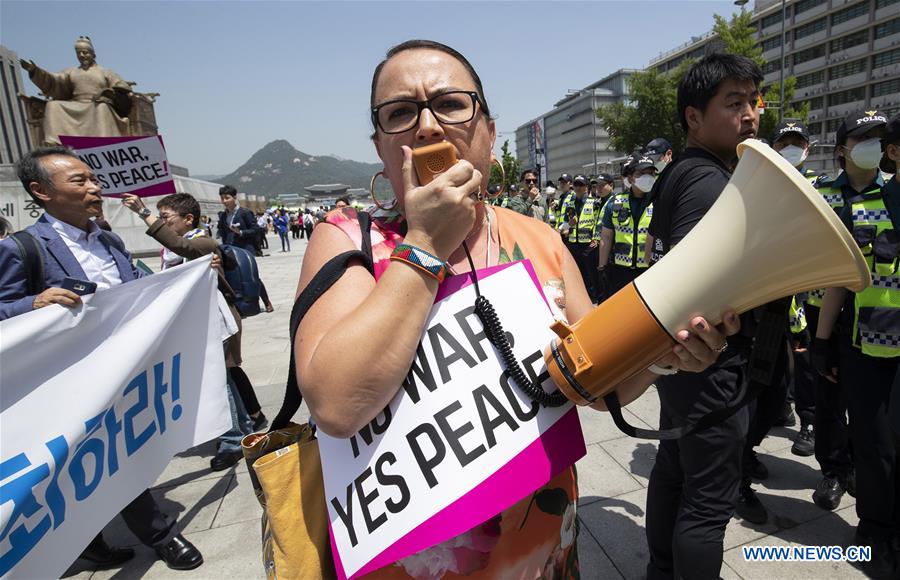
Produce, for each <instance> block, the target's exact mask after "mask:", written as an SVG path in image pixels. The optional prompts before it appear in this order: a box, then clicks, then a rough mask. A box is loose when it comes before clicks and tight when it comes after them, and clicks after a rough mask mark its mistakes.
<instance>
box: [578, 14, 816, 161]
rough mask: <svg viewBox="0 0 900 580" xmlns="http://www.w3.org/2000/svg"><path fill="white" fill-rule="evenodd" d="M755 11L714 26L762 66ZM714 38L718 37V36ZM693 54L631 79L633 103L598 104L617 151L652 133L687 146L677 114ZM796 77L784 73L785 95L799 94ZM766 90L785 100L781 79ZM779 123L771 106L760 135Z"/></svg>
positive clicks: (793, 115)
mask: <svg viewBox="0 0 900 580" xmlns="http://www.w3.org/2000/svg"><path fill="white" fill-rule="evenodd" d="M751 18H752V15H751V13H750V12H747V11H745V10H741V11H740V12H738V13H735V14H733V15H732V17H731V19H730V20H729V19H726V18H724V17H722V16H719V15H715V16H714V20H715V23H714V25H713V32H714V33H715V34H716V36H717V37H718V42H721V43H722V45H723V47H724V52H726V53H728V54H740V55H744V56H746V57H749V58H751V59H753V60H754V61H755V62H756V63H757V64H758V65H759V66H760V67H763V66H765V62H766V61H765V59H764V58H763V53H762V48H761V47H760V45H759V42H758V41H757V39H756V28H755V27H754V26H753V25H752V24H751ZM714 42H715V41H714ZM693 62H694V61H693V60H690V59H686V60H684V61H682V62H681V63H680V65H679V66H678V67H677V68H676V69H674V70H672V71H669V72H667V73H660V72H657V71H656V70H655V69H648V70H644V71H640V72H637V73H634V74H633V75H631V77H630V78H629V79H628V89H629V99H630V101H629V102H628V103H614V104H611V105H606V106H602V107H598V108H597V111H596V114H597V117H598V118H599V119H600V121H601V122H602V123H603V125H604V126H605V127H606V130H607V132H608V133H609V136H610V138H609V148H610V149H612V150H614V151H626V152H631V151H633V150H634V149H641V148H643V147H644V146H645V145H646V144H647V143H648V142H649V141H650V140H651V139H654V138H656V137H665V138H666V139H667V140H668V141H669V142H670V143H671V144H672V147H673V149H674V150H675V152H676V153H677V152H678V151H681V150H682V149H683V148H684V141H685V135H684V132H683V131H682V129H681V123H680V122H679V119H678V106H677V92H678V82H679V81H680V80H681V78H682V77H683V76H684V73H685V72H686V71H687V69H688V68H689V67H690V66H691V65H692V64H693ZM796 84H797V79H796V78H795V77H793V76H789V77H787V78H785V79H784V101H785V103H790V102H791V101H792V99H793V98H794V91H795V88H796ZM761 90H762V92H763V94H764V95H767V96H768V100H770V101H773V103H772V104H773V105H778V106H780V105H781V103H778V102H777V101H778V98H779V93H780V91H779V85H778V83H772V84H770V85H768V86H766V85H763V86H762V87H761ZM808 112H809V105H808V103H798V104H797V106H793V105H791V106H789V107H787V108H786V109H785V111H784V117H785V118H789V119H800V120H803V121H805V120H806V117H807V114H808ZM777 124H778V109H777V108H775V107H770V108H768V109H766V111H765V112H764V113H763V114H762V115H761V117H760V129H759V135H760V137H764V138H768V137H769V136H770V135H771V134H772V132H773V131H774V130H775V126H776V125H777Z"/></svg>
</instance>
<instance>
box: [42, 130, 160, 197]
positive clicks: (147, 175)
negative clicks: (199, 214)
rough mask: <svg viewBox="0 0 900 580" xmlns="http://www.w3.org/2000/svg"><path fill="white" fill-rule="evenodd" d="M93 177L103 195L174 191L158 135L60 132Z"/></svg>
mask: <svg viewBox="0 0 900 580" xmlns="http://www.w3.org/2000/svg"><path fill="white" fill-rule="evenodd" d="M59 140H60V141H61V142H62V144H63V145H65V146H66V147H71V148H72V149H74V150H75V153H76V154H77V155H78V157H79V158H80V159H81V160H82V161H84V162H85V163H86V164H87V165H88V167H90V168H91V170H92V171H93V172H94V174H95V175H96V176H97V181H99V182H100V186H101V187H102V188H103V195H121V194H123V193H133V194H134V195H137V196H139V197H151V196H154V195H166V194H169V193H175V178H174V177H172V174H171V172H170V171H169V162H168V161H167V160H166V148H165V146H164V145H163V140H162V136H161V135H151V136H149V137H75V136H69V135H60V136H59Z"/></svg>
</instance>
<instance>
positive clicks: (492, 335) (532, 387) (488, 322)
mask: <svg viewBox="0 0 900 580" xmlns="http://www.w3.org/2000/svg"><path fill="white" fill-rule="evenodd" d="M463 250H465V252H466V258H467V259H468V260H469V268H470V269H471V272H470V275H471V276H472V285H473V286H474V287H475V315H476V316H477V317H478V319H479V320H480V321H481V325H482V326H483V327H484V333H485V335H486V336H487V338H488V341H490V343H491V344H492V345H494V348H496V349H497V352H499V353H500V358H501V360H502V361H503V366H504V368H505V370H506V372H507V373H509V376H510V377H511V378H512V379H513V381H514V382H515V383H516V385H518V387H519V388H520V389H521V390H522V392H523V393H525V395H527V396H528V398H529V399H531V400H532V401H537V402H538V403H539V404H540V405H541V406H543V407H561V406H562V405H564V404H566V403H567V402H568V399H566V397H565V395H563V394H562V393H561V392H560V391H558V390H557V391H555V392H553V393H547V392H546V391H545V390H544V389H543V387H541V385H540V384H534V383H532V382H531V381H530V380H529V379H528V377H527V376H526V375H525V371H523V370H522V367H521V366H520V365H519V361H517V360H516V355H515V354H514V353H513V350H512V345H511V344H509V339H508V338H506V332H504V331H503V325H502V324H501V323H500V317H499V316H497V311H496V310H494V305H493V304H491V302H490V300H488V299H487V298H485V297H484V296H482V294H481V288H479V286H478V274H477V273H476V272H475V263H474V261H473V260H472V255H471V254H470V253H469V246H468V244H466V242H465V241H463Z"/></svg>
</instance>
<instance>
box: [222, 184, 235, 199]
mask: <svg viewBox="0 0 900 580" xmlns="http://www.w3.org/2000/svg"><path fill="white" fill-rule="evenodd" d="M223 195H230V196H231V197H237V190H236V189H235V188H234V186H233V185H223V186H222V187H220V188H219V197H222V196H223Z"/></svg>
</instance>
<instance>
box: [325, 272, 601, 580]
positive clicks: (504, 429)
mask: <svg viewBox="0 0 900 580" xmlns="http://www.w3.org/2000/svg"><path fill="white" fill-rule="evenodd" d="M469 280H470V278H469V276H467V275H464V276H455V277H453V278H448V279H447V280H446V281H445V282H444V284H442V285H441V289H440V291H439V294H438V297H437V301H436V304H435V306H434V308H433V310H432V312H431V315H430V317H429V320H428V322H427V325H426V330H425V333H424V335H423V338H422V341H421V343H420V344H419V348H418V351H417V355H416V360H415V361H414V363H413V367H412V369H411V370H410V374H409V376H408V377H407V379H406V381H404V384H403V388H401V389H400V391H399V392H398V393H397V396H396V397H394V399H393V401H391V403H390V405H388V407H386V408H385V409H384V410H383V411H382V413H381V414H379V415H378V416H377V417H376V418H375V419H374V420H373V421H372V422H371V423H370V424H369V425H367V426H366V427H365V428H363V429H362V430H360V431H359V433H357V434H356V435H354V436H353V437H350V438H349V439H337V438H334V437H330V436H328V435H326V434H325V433H322V432H321V431H320V432H319V434H318V438H319V450H320V455H321V457H322V471H323V476H324V481H325V499H326V503H327V505H328V512H329V517H330V522H331V540H332V547H333V551H334V555H335V567H336V569H337V570H338V573H339V574H340V575H343V576H345V577H357V576H361V575H363V574H365V573H367V572H371V571H373V570H377V569H378V568H381V567H383V566H385V565H388V564H391V563H392V562H396V561H397V560H400V559H401V558H404V557H406V556H408V555H410V554H414V553H417V552H419V551H421V550H423V549H425V548H428V547H430V546H433V545H435V544H438V543H440V542H443V541H445V540H448V539H450V538H453V537H455V536H457V535H459V534H461V533H463V532H465V531H466V530H469V529H471V528H473V527H475V526H477V525H479V524H481V523H482V522H484V521H486V520H488V519H490V518H491V517H493V516H494V515H495V514H497V513H498V512H500V511H502V510H504V509H506V508H508V507H510V506H511V505H513V504H514V503H516V502H518V501H519V500H521V499H523V498H524V497H526V496H527V495H528V494H530V493H532V492H534V491H535V490H536V489H538V488H540V487H541V486H543V485H544V484H546V483H547V482H548V481H549V480H550V479H551V478H552V477H553V476H554V475H556V474H558V473H560V472H561V471H562V470H563V469H565V468H567V467H569V466H570V465H572V464H573V463H574V462H575V461H577V460H578V459H579V458H581V457H582V456H583V455H584V454H585V447H584V438H583V436H582V433H581V425H580V423H579V421H578V413H577V411H576V409H575V408H574V407H573V405H572V404H571V403H567V404H565V405H564V406H562V407H557V408H544V407H540V406H539V405H538V404H537V403H534V402H532V401H531V400H530V399H529V398H528V397H527V396H526V395H525V394H524V393H523V392H522V391H521V390H520V389H519V387H518V386H517V385H516V384H515V382H514V381H512V380H511V379H509V377H508V374H507V373H506V372H505V371H504V370H503V367H502V366H501V362H500V359H499V356H498V355H497V353H496V352H495V351H494V349H493V347H492V346H491V345H490V343H489V342H488V340H487V338H486V337H485V335H484V330H483V327H482V325H481V323H480V322H479V320H478V318H477V317H476V315H475V313H474V306H473V305H474V303H475V290H474V287H473V286H471V285H470V284H469ZM479 285H480V287H481V292H482V294H483V295H484V296H486V297H488V298H489V299H490V300H491V302H492V303H493V305H494V308H495V309H496V311H497V315H498V316H499V318H500V320H501V322H502V323H503V326H504V330H505V331H506V332H507V336H511V337H512V338H511V342H512V343H513V351H514V352H515V355H516V358H517V359H518V360H520V361H522V366H523V368H524V369H525V371H526V373H527V374H528V375H529V376H530V378H531V381H532V382H534V383H539V384H542V385H543V387H544V389H545V390H548V391H553V390H556V387H555V386H554V385H553V383H552V382H551V381H550V380H549V374H548V373H547V370H546V366H545V365H544V357H543V350H544V348H545V347H546V346H547V345H548V344H549V343H550V341H551V339H552V338H553V336H554V335H553V334H552V332H551V331H550V330H549V327H550V324H551V323H552V322H553V317H552V316H551V314H550V310H549V307H548V306H547V303H546V302H545V300H544V297H543V295H542V294H541V291H540V285H539V283H538V281H537V277H536V275H535V274H534V270H533V269H532V267H531V264H530V262H527V261H525V262H515V263H513V264H511V265H508V266H503V267H499V268H493V269H491V270H487V271H482V272H480V273H479ZM386 340H387V338H386ZM387 346H388V345H387V344H386V347H387Z"/></svg>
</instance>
